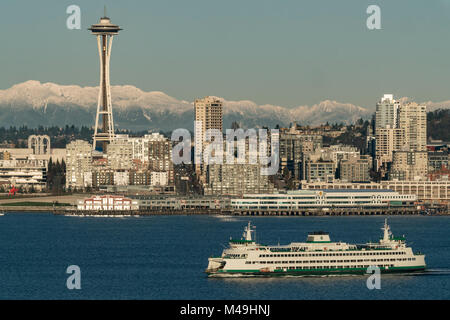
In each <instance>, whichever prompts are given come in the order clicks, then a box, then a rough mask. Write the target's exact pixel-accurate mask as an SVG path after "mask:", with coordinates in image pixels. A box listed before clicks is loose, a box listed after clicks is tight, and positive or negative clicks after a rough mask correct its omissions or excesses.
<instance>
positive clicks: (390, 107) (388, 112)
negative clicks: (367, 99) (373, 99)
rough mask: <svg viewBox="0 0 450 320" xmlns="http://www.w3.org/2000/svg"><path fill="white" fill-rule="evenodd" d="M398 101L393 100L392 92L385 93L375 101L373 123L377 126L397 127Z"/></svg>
mask: <svg viewBox="0 0 450 320" xmlns="http://www.w3.org/2000/svg"><path fill="white" fill-rule="evenodd" d="M399 107H400V101H397V100H394V96H393V95H392V94H385V95H384V96H383V97H382V98H381V100H380V101H379V102H378V103H377V107H376V111H375V123H376V127H377V128H397V127H398V109H399Z"/></svg>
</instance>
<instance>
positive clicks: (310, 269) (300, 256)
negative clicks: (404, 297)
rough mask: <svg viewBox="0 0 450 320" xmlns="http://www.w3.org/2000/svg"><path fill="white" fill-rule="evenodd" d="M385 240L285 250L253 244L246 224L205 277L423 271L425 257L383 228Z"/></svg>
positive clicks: (313, 238)
mask: <svg viewBox="0 0 450 320" xmlns="http://www.w3.org/2000/svg"><path fill="white" fill-rule="evenodd" d="M381 230H383V237H382V238H381V239H380V240H379V241H378V242H375V243H374V242H368V243H366V244H358V245H355V244H347V243H345V242H331V240H330V236H329V234H328V233H326V232H323V231H319V232H313V233H309V234H308V237H307V239H306V242H292V243H291V244H289V245H285V246H280V245H278V246H266V245H261V244H258V243H256V242H255V241H254V240H253V239H252V233H253V232H254V230H253V228H252V226H251V224H250V222H249V223H248V225H247V226H246V227H245V229H244V234H243V236H242V238H241V239H240V240H234V239H230V242H229V247H228V248H226V249H225V250H223V253H222V256H221V257H211V258H209V259H208V261H209V264H208V268H207V269H206V271H205V272H206V273H207V274H208V275H209V276H213V277H214V276H215V277H221V276H230V275H233V276H236V275H238V276H239V275H241V276H247V275H262V276H275V275H276V276H283V275H335V274H364V273H366V270H367V268H368V267H370V266H377V267H379V268H380V271H381V272H383V273H388V272H415V271H423V270H425V268H426V264H425V255H424V254H421V253H414V252H413V250H412V248H410V247H407V246H406V242H405V238H404V237H394V236H393V235H392V233H391V230H390V228H389V226H388V224H387V220H385V222H384V226H383V228H381Z"/></svg>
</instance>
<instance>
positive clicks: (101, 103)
mask: <svg viewBox="0 0 450 320" xmlns="http://www.w3.org/2000/svg"><path fill="white" fill-rule="evenodd" d="M89 30H91V32H92V34H93V35H95V36H97V45H98V55H99V58H100V86H99V87H100V89H99V93H98V102H97V114H96V116H95V130H94V145H93V148H94V150H95V149H96V148H97V146H98V145H101V146H102V150H103V152H106V148H107V145H108V144H109V143H110V142H112V141H113V140H114V120H113V113H112V102H111V84H110V81H109V65H110V59H111V46H112V40H113V36H114V35H117V34H118V33H119V31H120V30H122V29H121V28H119V26H118V25H115V24H112V23H111V20H110V19H109V18H108V17H107V16H106V10H105V15H104V17H102V18H100V22H99V23H98V24H93V25H92V26H91V27H90V28H89Z"/></svg>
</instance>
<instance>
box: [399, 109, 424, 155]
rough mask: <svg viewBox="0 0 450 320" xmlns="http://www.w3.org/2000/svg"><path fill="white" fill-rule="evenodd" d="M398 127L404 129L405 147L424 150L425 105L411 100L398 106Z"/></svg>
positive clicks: (411, 149) (412, 149)
mask: <svg viewBox="0 0 450 320" xmlns="http://www.w3.org/2000/svg"><path fill="white" fill-rule="evenodd" d="M398 122H399V123H398V127H399V128H401V129H403V130H405V148H406V149H407V150H409V151H425V150H426V147H427V112H426V106H424V105H419V104H417V103H414V102H411V103H406V104H402V105H401V106H400V108H399V116H398Z"/></svg>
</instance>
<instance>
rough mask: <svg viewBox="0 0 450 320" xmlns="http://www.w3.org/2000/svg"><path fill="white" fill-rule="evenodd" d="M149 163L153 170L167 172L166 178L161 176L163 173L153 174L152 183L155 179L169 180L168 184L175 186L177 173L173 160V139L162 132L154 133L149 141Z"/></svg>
mask: <svg viewBox="0 0 450 320" xmlns="http://www.w3.org/2000/svg"><path fill="white" fill-rule="evenodd" d="M148 165H149V170H150V171H152V172H159V173H162V172H164V173H166V178H161V177H162V176H164V175H163V174H152V184H154V181H156V180H157V181H161V182H159V183H158V184H159V185H165V184H163V181H167V183H166V184H168V185H170V186H173V185H174V183H175V180H174V179H175V178H174V176H175V174H174V168H173V161H172V141H171V140H169V139H167V138H166V137H164V136H163V135H161V134H155V135H152V137H151V139H149V141H148ZM155 179H156V180H155Z"/></svg>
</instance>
